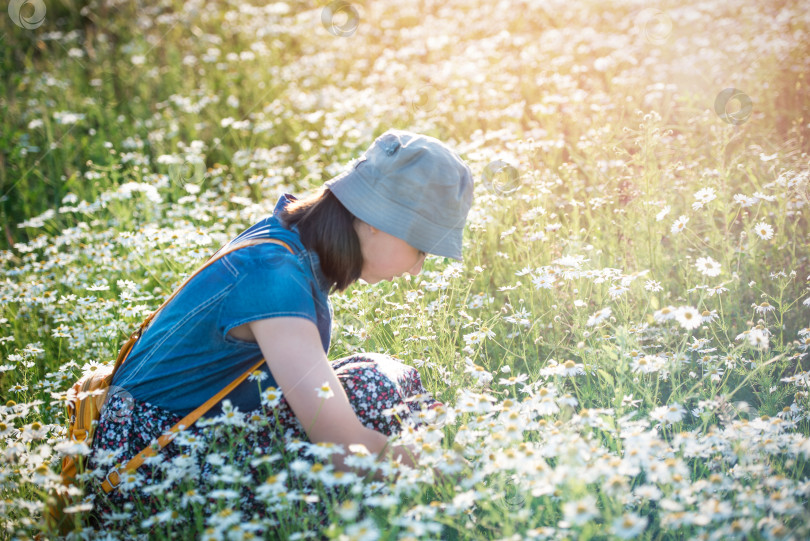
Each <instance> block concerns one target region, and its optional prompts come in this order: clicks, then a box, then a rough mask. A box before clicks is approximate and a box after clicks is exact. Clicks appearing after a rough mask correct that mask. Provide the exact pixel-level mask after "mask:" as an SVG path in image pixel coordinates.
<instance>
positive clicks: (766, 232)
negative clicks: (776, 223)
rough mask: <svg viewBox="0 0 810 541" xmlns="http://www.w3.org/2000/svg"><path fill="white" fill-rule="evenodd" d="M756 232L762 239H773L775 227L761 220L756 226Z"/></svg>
mask: <svg viewBox="0 0 810 541" xmlns="http://www.w3.org/2000/svg"><path fill="white" fill-rule="evenodd" d="M754 233H756V234H757V236H758V237H759V238H761V239H762V240H771V239H772V238H773V227H771V226H770V225H768V224H766V223H765V222H759V223H758V224H757V225H755V226H754Z"/></svg>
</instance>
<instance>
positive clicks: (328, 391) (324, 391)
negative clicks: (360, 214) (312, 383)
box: [315, 381, 335, 398]
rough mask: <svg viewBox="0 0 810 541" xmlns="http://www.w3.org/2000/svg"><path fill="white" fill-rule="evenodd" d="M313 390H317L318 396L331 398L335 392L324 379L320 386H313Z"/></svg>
mask: <svg viewBox="0 0 810 541" xmlns="http://www.w3.org/2000/svg"><path fill="white" fill-rule="evenodd" d="M315 390H316V391H317V392H318V398H332V397H333V396H335V392H334V391H332V387H331V386H330V385H329V382H328V381H324V382H323V385H321V386H320V387H315Z"/></svg>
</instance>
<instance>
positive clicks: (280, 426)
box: [89, 130, 473, 525]
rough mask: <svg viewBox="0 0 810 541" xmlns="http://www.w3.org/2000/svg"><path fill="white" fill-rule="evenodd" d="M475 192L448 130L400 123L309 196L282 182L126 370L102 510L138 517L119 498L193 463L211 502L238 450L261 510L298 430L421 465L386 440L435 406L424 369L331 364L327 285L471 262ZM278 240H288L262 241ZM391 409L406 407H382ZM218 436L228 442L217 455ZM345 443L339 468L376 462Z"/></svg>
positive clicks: (336, 458)
mask: <svg viewBox="0 0 810 541" xmlns="http://www.w3.org/2000/svg"><path fill="white" fill-rule="evenodd" d="M472 190H473V185H472V176H471V172H470V169H469V167H468V166H467V165H466V164H465V163H464V162H463V161H462V160H461V158H460V157H459V156H458V155H457V154H456V153H455V152H454V151H452V150H451V149H449V148H448V147H447V146H445V145H444V144H443V143H441V142H440V141H438V140H437V139H435V138H432V137H428V136H423V135H418V134H415V133H410V132H407V131H402V130H389V131H388V132H386V133H384V134H383V135H381V136H380V137H378V138H377V139H376V140H375V141H374V143H373V144H372V145H371V147H370V148H369V149H368V150H367V151H366V152H365V154H364V155H363V156H362V157H361V159H360V160H359V161H358V162H357V163H356V164H355V165H354V167H353V168H351V169H350V170H349V171H347V172H344V173H342V174H340V175H338V176H337V177H335V178H333V179H331V180H329V181H328V182H326V183H325V184H324V185H323V186H322V187H321V189H320V190H319V191H318V192H317V193H315V194H314V195H313V196H311V197H309V198H306V199H301V200H299V199H297V198H296V197H294V196H292V195H290V194H284V195H283V196H282V197H281V198H280V199H279V201H278V204H277V205H276V207H275V210H274V211H273V214H272V215H271V216H269V217H267V218H266V219H264V220H262V221H260V222H259V223H257V224H255V225H253V226H252V227H250V228H248V229H247V230H246V231H244V232H243V233H242V234H240V235H239V236H237V237H236V238H235V239H233V240H232V241H231V242H230V243H229V244H228V245H226V247H225V249H224V250H222V252H224V253H225V255H223V256H221V257H219V258H217V259H215V260H214V261H213V262H212V263H210V264H209V265H208V266H207V267H205V268H203V269H202V270H201V271H200V272H199V273H197V274H196V275H195V276H193V279H190V280H189V281H188V283H187V284H186V285H185V286H184V287H183V288H182V289H181V290H180V291H179V292H178V294H177V295H176V296H175V297H174V298H172V299H171V301H170V302H169V303H167V304H166V305H165V306H164V307H163V308H162V309H160V310H159V311H158V312H157V314H156V316H155V317H154V319H153V320H152V321H151V324H150V325H149V326H148V327H147V328H146V330H145V331H144V332H143V334H142V336H141V337H140V338H139V339H138V341H137V342H136V343H135V345H134V347H133V349H132V350H131V352H130V353H129V356H128V357H127V359H126V361H125V362H124V363H123V365H121V367H120V368H119V370H118V371H117V372H116V374H115V377H114V379H113V381H112V387H111V391H110V393H109V394H108V398H107V401H106V403H105V406H104V409H103V411H102V416H101V420H100V422H99V425H98V427H97V430H96V433H95V437H94V440H93V445H92V453H91V456H90V459H89V466H90V468H91V469H92V470H93V471H94V474H95V476H96V479H95V481H94V482H96V483H97V484H98V485H101V483H102V481H104V480H105V479H106V481H107V483H108V484H109V485H111V486H112V490H110V491H109V492H105V491H103V490H96V493H97V497H96V498H95V508H96V515H97V516H99V517H100V518H101V519H102V520H105V518H106V519H114V518H115V517H116V516H118V517H126V516H127V514H126V513H124V514H121V513H117V514H116V513H114V512H113V511H116V510H124V511H134V508H135V503H136V502H146V503H145V505H146V508H145V509H146V510H147V511H151V512H152V513H155V512H158V511H159V510H160V509H161V505H160V504H161V498H163V497H164V496H161V493H162V494H164V495H165V494H166V493H167V492H169V491H171V490H172V489H173V487H174V486H175V484H174V483H175V482H176V481H177V479H180V478H182V477H184V476H185V477H186V478H188V477H189V476H190V477H191V478H196V479H200V483H201V484H200V490H199V491H195V490H191V491H190V492H186V493H184V494H183V495H182V497H183V498H186V499H187V500H188V501H196V502H198V503H202V502H204V501H205V500H204V496H206V494H205V490H203V487H204V486H206V485H205V483H207V482H209V481H211V480H212V479H214V480H216V481H219V482H220V485H222V480H223V478H224V479H225V480H226V481H228V480H229V479H230V482H232V483H234V484H235V485H239V484H240V483H239V482H238V475H237V474H235V473H233V471H234V470H233V469H232V468H231V469H228V467H229V465H230V464H234V463H244V464H249V465H250V466H249V468H248V469H249V472H250V474H251V475H252V476H253V477H254V479H252V480H250V482H243V483H242V485H243V486H244V488H245V490H244V491H243V492H242V495H241V502H240V508H241V509H242V510H243V511H245V510H249V511H250V512H252V511H255V512H257V513H260V514H261V513H262V511H263V510H264V509H266V508H267V505H268V499H267V498H263V499H262V496H261V494H260V496H259V499H260V500H261V501H257V495H256V492H259V491H256V490H250V489H248V487H250V485H254V486H255V485H258V484H260V483H262V482H264V481H265V478H266V477H267V475H264V476H262V472H264V471H272V467H270V470H267V467H269V466H272V464H270V463H271V462H273V460H275V459H277V456H276V458H273V457H274V455H273V450H274V449H279V448H280V446H285V445H286V449H287V450H290V449H293V450H295V449H296V448H300V447H301V446H300V445H298V446H296V445H291V444H290V442H295V441H296V440H299V441H307V440H308V441H309V442H311V443H331V444H337V445H336V446H335V448H337V449H343V450H348V449H349V446H350V445H353V444H362V445H364V446H365V447H366V448H367V449H368V450H369V451H370V452H371V453H373V454H374V455H375V456H377V457H378V458H380V459H383V458H386V459H387V458H394V459H395V460H397V459H399V460H401V461H402V462H403V463H404V464H407V465H410V466H413V465H414V456H415V455H414V453H413V450H412V449H408V448H403V447H400V446H397V447H393V448H391V447H389V446H388V445H387V441H388V436H391V435H393V434H395V433H397V432H398V431H399V430H400V429H401V423H402V422H405V421H406V420H409V419H410V420H411V421H413V422H414V424H418V422H417V421H416V420H415V418H414V419H411V417H410V415H411V414H412V413H417V412H420V411H421V408H422V407H423V404H424V405H426V406H427V407H428V408H432V407H436V406H438V405H440V404H439V403H438V402H437V401H436V400H435V399H433V398H432V397H431V396H430V395H429V394H428V393H427V392H426V391H425V390H424V388H423V387H422V383H421V381H420V379H419V374H418V373H417V372H416V370H415V369H413V368H412V367H409V366H407V365H404V364H402V363H399V362H398V361H396V360H394V359H393V358H391V357H387V356H385V355H381V354H369V353H362V354H358V355H352V356H350V357H345V358H342V359H338V360H336V361H333V362H330V361H329V360H328V359H327V356H326V354H327V352H328V349H329V343H330V329H331V321H332V308H331V305H330V303H329V299H328V295H329V293H331V292H333V291H344V290H345V289H346V288H347V287H349V286H350V285H351V284H353V283H354V282H356V281H357V280H358V279H360V278H362V279H363V280H364V281H365V282H367V283H369V284H374V283H377V282H379V281H381V280H393V279H394V277H397V276H401V275H403V274H404V273H406V272H407V273H410V274H412V275H414V274H417V273H419V272H420V270H421V268H422V263H423V262H424V259H425V257H426V255H427V254H428V253H432V254H438V255H442V256H445V257H450V258H454V259H457V260H461V240H462V232H463V229H464V225H465V222H466V218H467V214H468V212H469V209H470V206H471V205H472ZM267 239H272V240H275V241H281V243H278V242H260V241H264V240H267ZM245 244H249V245H250V246H249V247H243V248H241V249H239V250H236V251H232V252H231V251H230V249H231V248H233V247H238V246H243V245H245ZM262 358H263V359H264V360H265V363H263V364H262V366H261V369H260V371H256V372H254V373H253V375H252V376H251V377H250V378H248V379H246V380H244V381H243V382H242V383H241V384H239V385H238V386H237V387H236V388H235V389H234V390H233V391H231V392H230V393H229V394H228V395H227V397H226V399H225V400H223V401H222V402H220V403H219V404H217V405H216V406H214V407H213V408H212V409H211V410H209V411H208V412H207V413H206V414H205V415H204V416H203V418H201V419H200V420H199V421H198V422H197V423H195V424H194V425H192V426H191V427H187V428H186V429H185V430H182V431H181V433H180V434H179V435H178V436H177V437H176V438H175V439H174V441H172V442H171V443H169V444H168V445H167V446H166V447H165V448H164V449H162V451H160V452H159V453H158V454H157V456H156V457H154V458H151V459H147V460H146V461H145V462H144V464H143V465H142V466H141V467H139V468H138V469H137V470H136V471H135V472H134V473H128V474H124V470H120V466H121V465H122V464H125V463H126V462H127V461H128V460H129V459H130V458H132V457H133V456H135V455H136V454H137V453H139V452H140V451H141V450H142V449H143V448H144V447H147V446H148V445H150V443H152V442H153V441H154V440H155V439H156V438H158V437H159V436H160V435H161V434H164V433H165V432H167V431H168V430H169V428H171V427H172V426H173V425H174V424H175V423H177V422H178V421H179V420H180V419H182V418H183V417H184V416H185V415H186V414H188V413H189V412H191V411H192V410H195V409H196V408H197V407H198V406H199V405H200V404H203V403H204V402H205V401H206V400H208V399H210V398H211V397H212V396H214V395H216V393H217V392H218V391H220V390H221V389H222V388H223V387H224V386H225V384H227V383H228V382H230V381H232V380H234V379H235V378H236V377H237V376H238V375H240V374H242V373H243V372H245V371H246V370H248V369H249V368H250V367H251V365H253V364H255V363H256V362H257V361H258V360H260V359H262ZM275 388H278V389H280V391H281V396H282V397H281V398H279V396H278V393H276V392H274V389H275ZM330 395H331V396H330ZM326 397H329V398H326ZM420 402H421V403H423V404H420ZM392 409H393V410H395V411H397V412H398V415H397V416H392V415H390V414H384V413H383V412H385V411H386V410H392ZM213 421H218V422H217V423H216V424H214V422H213ZM208 425H211V428H212V430H209V431H206V430H205V428H206V427H207V426H208ZM223 425H229V426H227V428H228V429H229V430H222V429H221V428H222V426H223ZM215 426H216V427H219V428H220V429H219V430H213V428H214V427H215ZM235 431H238V432H239V437H238V438H234V432H235ZM211 434H213V436H212V435H211ZM201 442H205V445H202V444H201ZM217 442H218V443H219V444H220V446H224V447H226V448H228V451H229V452H228V456H225V455H224V454H219V455H217V454H216V453H214V455H216V456H218V458H214V459H212V458H211V455H210V445H212V444H213V443H217ZM347 456H348V455H346V454H343V453H333V454H332V455H331V456H330V460H331V463H332V464H333V465H334V467H335V469H337V470H339V471H345V472H353V473H356V474H363V473H365V471H366V470H364V469H362V468H359V467H353V466H351V465H350V464H346V463H344V458H346V457H347ZM262 457H264V458H262ZM268 457H269V458H268ZM310 459H311V457H310ZM262 468H265V469H262ZM111 470H114V473H116V475H109V472H110V471H111ZM119 471H120V472H121V475H117V473H118V472H119ZM223 472H226V474H227V473H228V472H230V477H228V475H226V474H223ZM234 478H237V481H233V479H234ZM378 478H379V477H378ZM218 486H219V485H218ZM97 488H99V487H97ZM194 492H196V494H192V493H194ZM207 496H209V497H210V493H209V494H208V495H207ZM150 498H151V499H150ZM178 498H179V496H178ZM187 500H185V499H184V500H182V501H184V502H186V503H188V501H187ZM184 505H185V504H184ZM108 524H109V523H108ZM110 525H111V524H110Z"/></svg>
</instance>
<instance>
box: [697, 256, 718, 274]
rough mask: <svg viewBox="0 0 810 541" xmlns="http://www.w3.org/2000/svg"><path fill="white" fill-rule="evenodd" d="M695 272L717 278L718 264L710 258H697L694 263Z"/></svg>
mask: <svg viewBox="0 0 810 541" xmlns="http://www.w3.org/2000/svg"><path fill="white" fill-rule="evenodd" d="M695 267H697V270H698V271H699V272H700V273H701V274H704V275H706V276H717V275H719V274H720V263H718V262H717V261H715V260H714V259H712V258H711V257H699V258H698V260H697V263H695Z"/></svg>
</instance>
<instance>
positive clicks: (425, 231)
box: [324, 129, 473, 261]
mask: <svg viewBox="0 0 810 541" xmlns="http://www.w3.org/2000/svg"><path fill="white" fill-rule="evenodd" d="M324 185H325V186H326V187H327V188H329V189H330V190H331V191H332V193H334V194H335V197H337V198H338V200H339V201H340V202H341V203H343V206H345V207H346V208H347V209H348V210H349V212H351V213H352V214H354V215H355V216H356V217H358V218H360V219H361V220H363V221H364V222H366V223H368V224H370V225H372V226H374V227H376V228H377V229H380V230H382V231H384V232H386V233H388V234H389V235H393V236H395V237H397V238H400V239H402V240H404V241H405V242H407V243H408V244H410V245H411V246H413V247H414V248H416V249H417V250H422V251H423V252H426V253H429V254H437V255H441V256H444V257H450V258H453V259H457V260H458V261H461V260H462V257H461V239H462V234H463V232H464V224H465V223H466V221H467V214H468V213H469V211H470V207H471V206H472V201H473V195H472V193H473V180H472V173H471V171H470V168H469V166H468V165H467V164H466V163H464V161H463V160H462V159H461V158H460V157H459V156H458V154H456V153H455V152H454V151H453V150H452V149H450V148H449V147H448V146H447V145H445V144H444V143H442V142H441V141H439V140H438V139H436V138H434V137H430V136H427V135H419V134H416V133H412V132H408V131H404V130H397V129H391V130H388V131H386V132H385V133H383V134H382V135H380V136H379V137H378V138H377V139H375V140H374V142H373V143H372V144H371V146H370V147H369V148H368V150H366V152H365V153H364V154H363V155H362V156H361V157H360V159H359V160H358V161H357V162H356V163H355V164H354V167H353V168H352V169H350V170H348V171H345V172H343V173H341V174H339V175H338V176H336V177H334V178H332V179H330V180H328V181H326V183H325V184H324Z"/></svg>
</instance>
